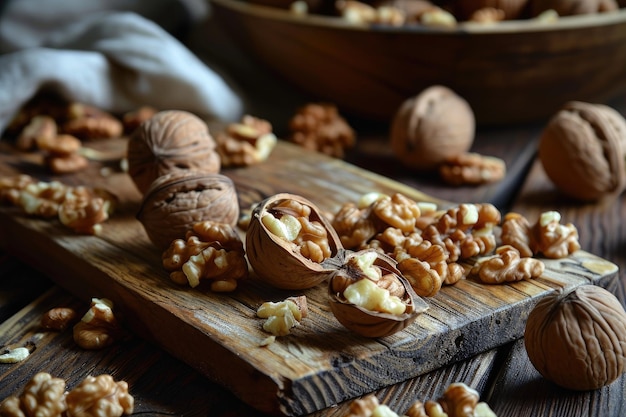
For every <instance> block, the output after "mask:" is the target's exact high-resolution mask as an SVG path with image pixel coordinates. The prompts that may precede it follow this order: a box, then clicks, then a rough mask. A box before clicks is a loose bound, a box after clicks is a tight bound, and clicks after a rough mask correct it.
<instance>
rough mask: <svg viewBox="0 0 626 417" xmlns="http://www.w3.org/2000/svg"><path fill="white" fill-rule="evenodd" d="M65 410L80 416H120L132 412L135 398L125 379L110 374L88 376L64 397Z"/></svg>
mask: <svg viewBox="0 0 626 417" xmlns="http://www.w3.org/2000/svg"><path fill="white" fill-rule="evenodd" d="M65 401H66V403H67V412H68V414H69V415H72V416H82V417H120V416H122V415H130V414H132V413H133V410H134V406H135V400H134V398H133V396H132V395H130V394H129V393H128V383H127V382H126V381H117V382H116V381H115V380H114V379H113V377H112V376H111V375H107V374H102V375H98V376H95V377H94V376H88V377H87V378H85V379H84V380H83V381H82V382H81V383H80V384H79V385H78V386H77V387H76V388H74V389H73V390H71V391H70V392H69V393H68V394H67V396H66V397H65Z"/></svg>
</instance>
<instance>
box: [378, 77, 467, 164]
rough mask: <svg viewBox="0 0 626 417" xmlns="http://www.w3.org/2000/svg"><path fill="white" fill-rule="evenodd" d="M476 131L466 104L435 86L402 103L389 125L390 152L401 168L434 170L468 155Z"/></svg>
mask: <svg viewBox="0 0 626 417" xmlns="http://www.w3.org/2000/svg"><path fill="white" fill-rule="evenodd" d="M475 128H476V120H475V117H474V112H473V111H472V109H471V107H470V105H469V104H468V102H467V101H466V100H465V99H463V98H462V97H460V96H459V95H457V94H456V93H455V92H454V91H452V90H450V89H449V88H448V87H444V86H440V85H435V86H431V87H429V88H427V89H425V90H424V91H422V92H421V93H420V94H419V95H417V96H415V97H412V98H409V99H407V100H405V101H404V103H402V105H401V106H400V108H399V109H398V111H397V112H396V114H395V115H394V118H393V120H392V122H391V132H390V139H391V148H392V151H393V153H394V154H395V155H396V157H397V158H398V159H399V160H400V161H401V162H402V163H403V164H404V165H406V166H408V167H410V168H414V169H418V170H428V169H433V168H436V167H437V166H438V165H439V164H441V163H442V162H443V161H445V160H446V159H448V158H451V157H454V156H457V155H460V154H463V153H465V152H467V151H468V150H469V148H470V147H471V146H472V142H473V141H474V134H475Z"/></svg>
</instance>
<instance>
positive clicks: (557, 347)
mask: <svg viewBox="0 0 626 417" xmlns="http://www.w3.org/2000/svg"><path fill="white" fill-rule="evenodd" d="M524 342H525V346H526V351H527V353H528V358H529V359H530V361H531V363H532V364H533V365H534V366H535V368H536V369H537V371H539V373H540V374H541V375H543V377H544V378H546V379H548V380H550V381H552V382H554V383H555V384H557V385H560V386H562V387H564V388H568V389H572V390H583V391H584V390H594V389H598V388H600V387H603V386H605V385H608V384H610V383H611V382H613V381H614V380H616V379H617V378H618V377H619V376H620V375H621V374H622V373H624V371H625V370H626V312H625V311H624V307H622V305H621V304H620V302H619V300H618V299H617V298H616V297H615V296H614V295H613V294H611V293H610V292H609V291H607V290H605V289H604V288H602V287H598V286H595V285H583V286H580V287H577V288H575V289H573V290H571V291H569V292H565V293H561V292H554V293H551V294H549V295H547V296H546V297H545V298H543V299H542V300H541V301H539V303H537V305H536V306H535V308H534V309H533V310H532V311H531V313H530V314H529V316H528V321H527V323H526V330H525V333H524Z"/></svg>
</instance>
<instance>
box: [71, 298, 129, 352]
mask: <svg viewBox="0 0 626 417" xmlns="http://www.w3.org/2000/svg"><path fill="white" fill-rule="evenodd" d="M121 334H122V327H121V326H120V324H119V322H118V320H117V318H116V317H115V315H114V314H113V303H112V302H111V301H110V300H107V299H105V298H102V299H99V298H93V299H92V300H91V306H90V308H89V310H88V311H87V313H85V315H84V316H83V317H82V319H81V320H80V321H79V322H78V323H77V324H75V325H74V328H73V336H74V341H75V342H76V344H77V345H78V346H80V347H82V348H83V349H103V348H105V347H107V346H110V345H111V344H113V343H114V342H115V341H117V339H119V337H120V336H121Z"/></svg>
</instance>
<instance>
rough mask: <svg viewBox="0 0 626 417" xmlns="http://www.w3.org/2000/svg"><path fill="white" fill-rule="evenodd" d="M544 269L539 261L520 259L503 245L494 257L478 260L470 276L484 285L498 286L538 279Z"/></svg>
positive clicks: (512, 249) (507, 246)
mask: <svg viewBox="0 0 626 417" xmlns="http://www.w3.org/2000/svg"><path fill="white" fill-rule="evenodd" d="M544 269H545V265H544V264H543V262H542V261H540V260H539V259H534V258H522V257H520V253H519V251H518V250H517V249H515V248H514V247H513V246H509V245H503V246H499V247H498V248H497V249H496V253H495V255H493V256H490V257H487V258H481V259H478V260H477V261H476V263H475V264H474V266H473V267H472V270H471V274H472V275H475V276H477V277H478V278H479V279H480V281H481V282H483V283H485V284H500V283H502V282H515V281H521V280H531V279H535V278H539V277H540V276H541V274H543V271H544Z"/></svg>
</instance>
